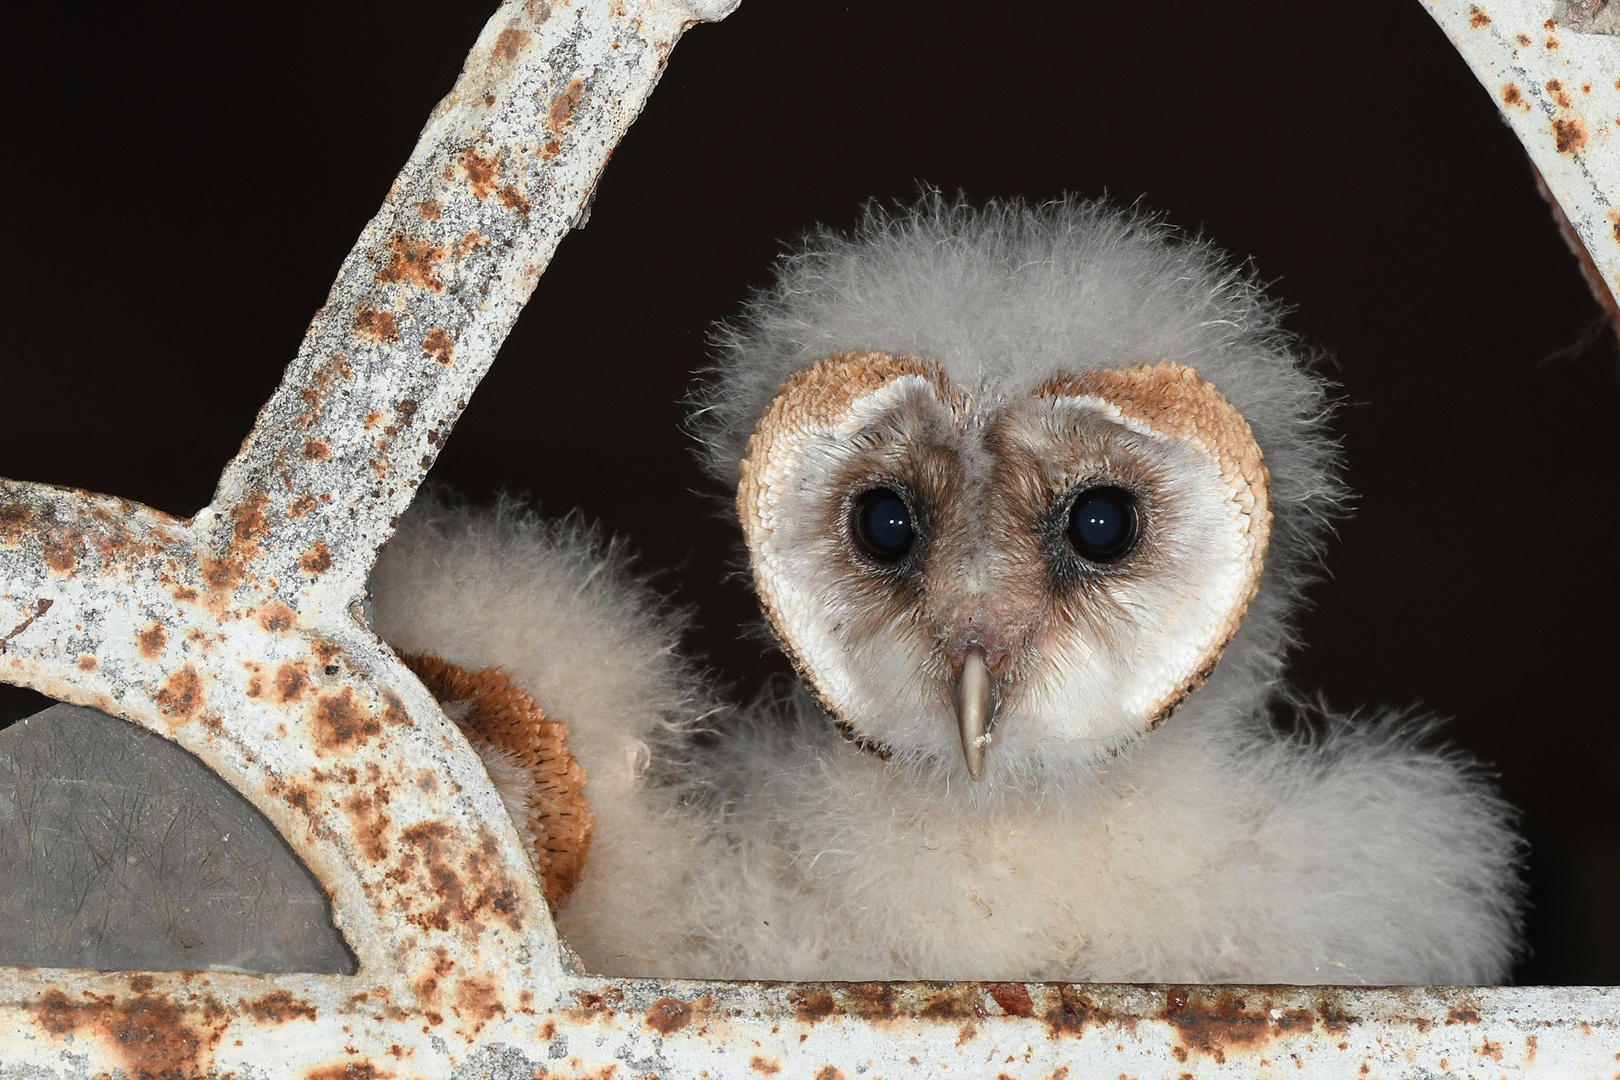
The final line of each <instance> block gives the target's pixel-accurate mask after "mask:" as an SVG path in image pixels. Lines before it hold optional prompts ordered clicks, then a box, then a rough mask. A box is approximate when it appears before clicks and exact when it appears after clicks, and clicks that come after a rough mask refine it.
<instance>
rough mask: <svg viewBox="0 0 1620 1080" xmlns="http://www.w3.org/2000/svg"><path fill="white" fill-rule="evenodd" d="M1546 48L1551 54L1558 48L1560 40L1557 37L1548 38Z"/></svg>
mask: <svg viewBox="0 0 1620 1080" xmlns="http://www.w3.org/2000/svg"><path fill="white" fill-rule="evenodd" d="M1546 46H1547V51H1548V52H1551V51H1552V50H1553V49H1556V48H1558V39H1557V38H1555V37H1550V38H1548V39H1547V42H1546Z"/></svg>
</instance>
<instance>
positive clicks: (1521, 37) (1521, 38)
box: [1513, 34, 1530, 49]
mask: <svg viewBox="0 0 1620 1080" xmlns="http://www.w3.org/2000/svg"><path fill="white" fill-rule="evenodd" d="M1513 40H1514V41H1517V42H1518V43H1519V45H1520V46H1521V47H1523V48H1526V49H1528V48H1529V47H1530V35H1529V34H1514V35H1513Z"/></svg>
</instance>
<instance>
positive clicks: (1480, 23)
mask: <svg viewBox="0 0 1620 1080" xmlns="http://www.w3.org/2000/svg"><path fill="white" fill-rule="evenodd" d="M1489 25H1491V17H1490V16H1489V15H1487V14H1485V13H1484V12H1483V11H1481V10H1479V8H1477V7H1474V6H1473V5H1469V8H1468V27H1469V29H1471V30H1478V29H1480V28H1481V27H1484V26H1489Z"/></svg>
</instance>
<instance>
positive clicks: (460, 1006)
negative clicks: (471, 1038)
mask: <svg viewBox="0 0 1620 1080" xmlns="http://www.w3.org/2000/svg"><path fill="white" fill-rule="evenodd" d="M454 1008H455V1013H456V1015H457V1016H460V1017H464V1018H468V1019H471V1020H473V1021H475V1023H474V1024H473V1028H472V1032H471V1034H474V1035H476V1034H477V1033H478V1032H479V1031H480V1030H482V1029H483V1026H484V1025H485V1024H487V1023H488V1022H489V1021H491V1020H493V1019H495V1018H496V1017H497V1016H505V1015H506V1006H505V1005H503V1004H501V999H500V994H499V992H498V991H497V990H496V989H495V984H494V983H493V982H491V981H489V980H488V979H462V980H461V981H460V982H458V983H457V984H456V1003H455V1006H454Z"/></svg>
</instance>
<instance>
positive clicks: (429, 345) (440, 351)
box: [422, 326, 456, 364]
mask: <svg viewBox="0 0 1620 1080" xmlns="http://www.w3.org/2000/svg"><path fill="white" fill-rule="evenodd" d="M422 351H423V352H425V353H427V354H428V355H429V356H431V357H433V359H435V360H437V361H438V362H439V363H441V364H449V363H450V361H451V359H453V358H454V357H455V355H456V345H455V342H453V341H451V340H450V335H449V334H447V333H445V330H444V327H442V326H436V327H434V328H433V329H432V330H429V331H428V332H427V336H426V337H424V338H423V339H422Z"/></svg>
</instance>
